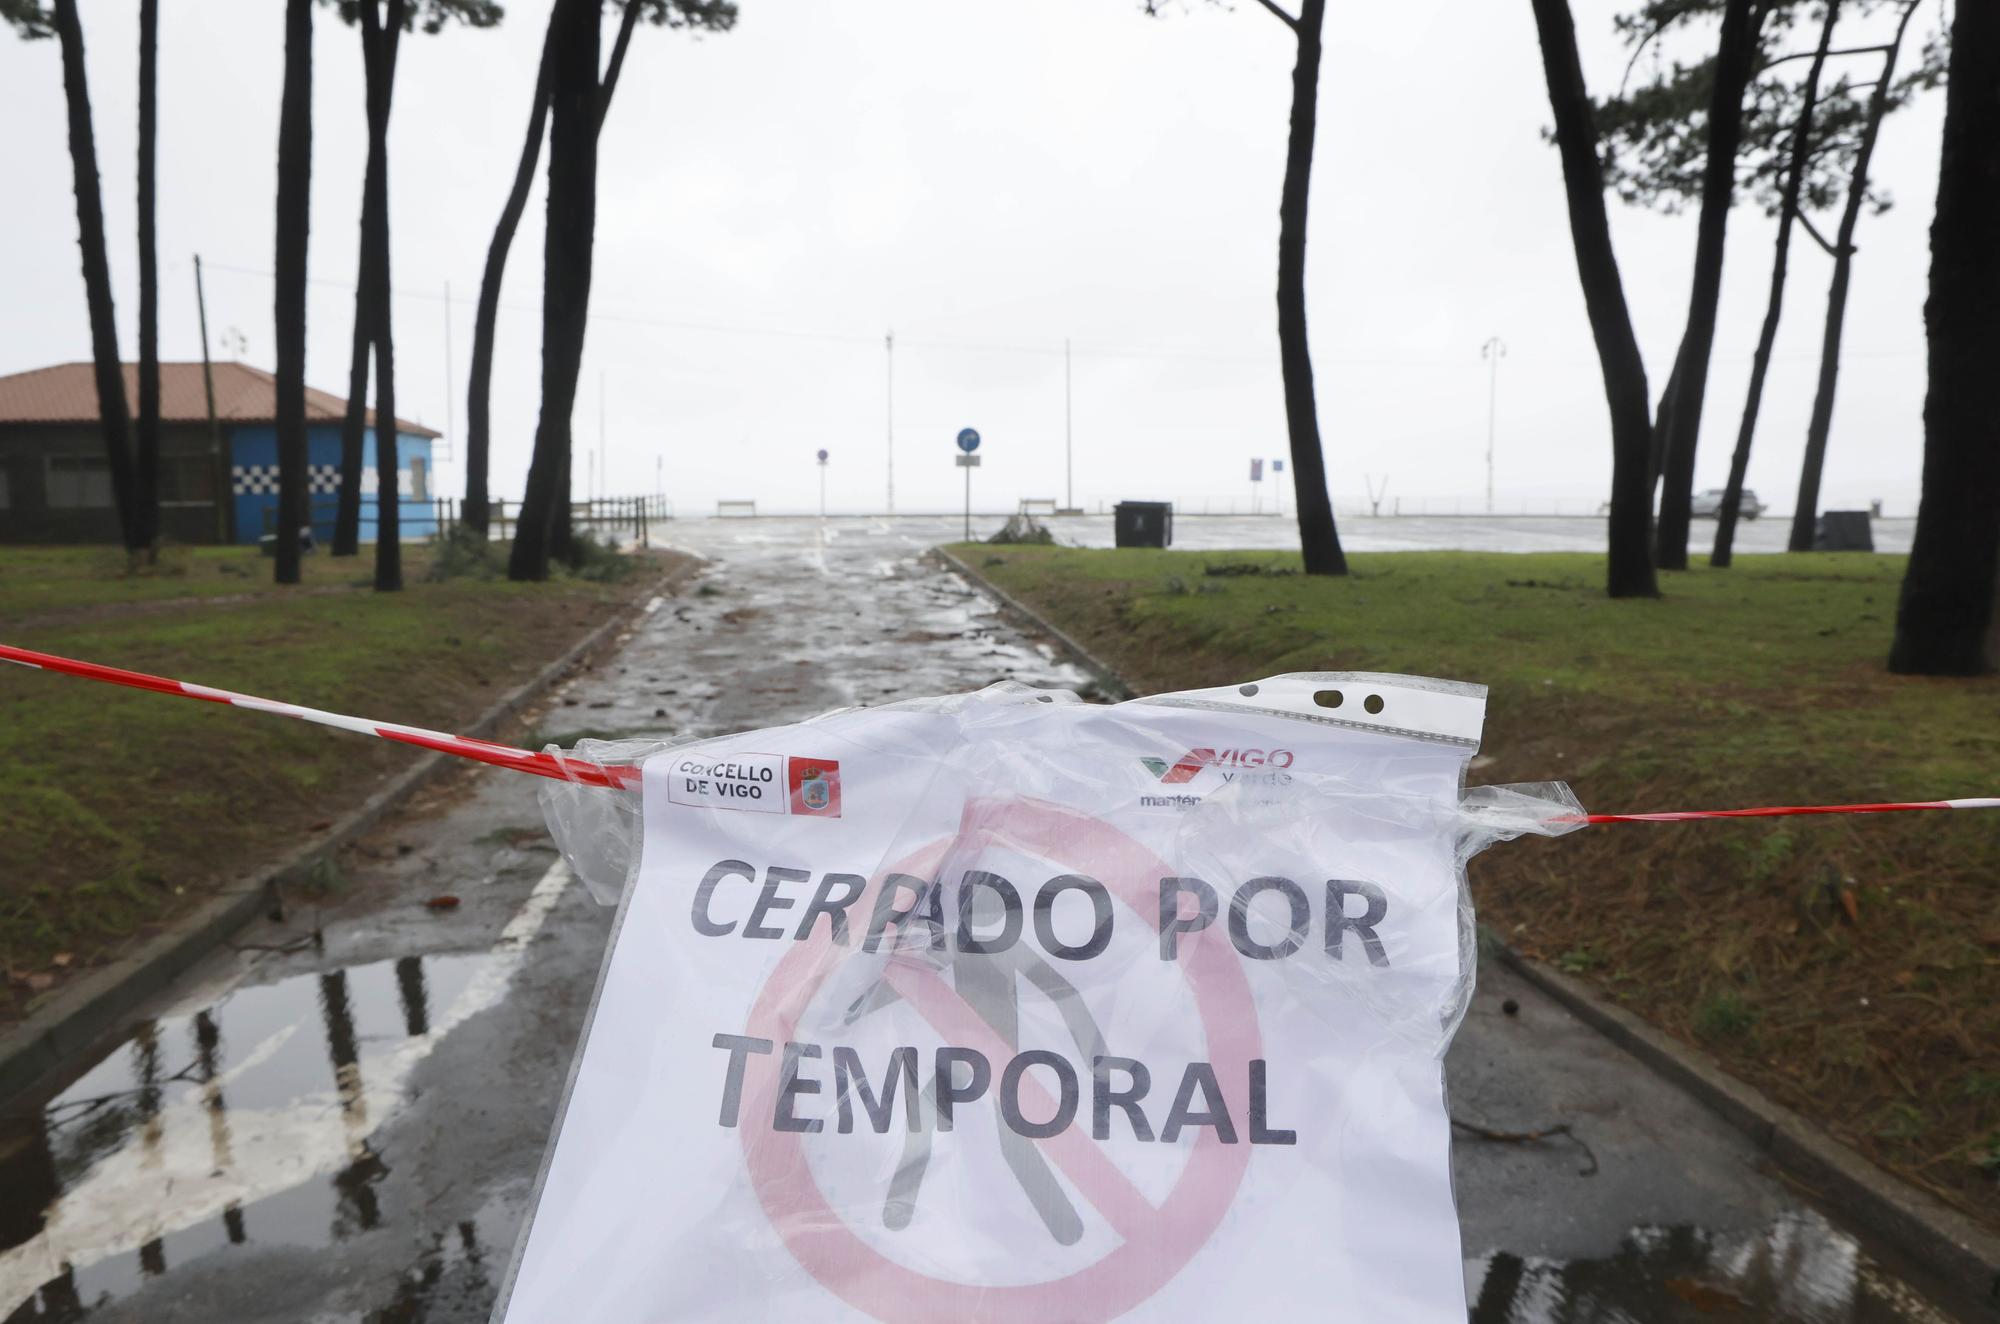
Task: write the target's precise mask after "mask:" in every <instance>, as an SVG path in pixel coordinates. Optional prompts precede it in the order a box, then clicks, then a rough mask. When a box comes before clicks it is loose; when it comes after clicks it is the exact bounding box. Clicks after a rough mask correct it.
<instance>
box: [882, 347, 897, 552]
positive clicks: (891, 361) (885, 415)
mask: <svg viewBox="0 0 2000 1324" xmlns="http://www.w3.org/2000/svg"><path fill="white" fill-rule="evenodd" d="M882 351H883V356H884V358H885V359H886V360H887V364H888V370H889V379H888V389H887V391H886V392H885V394H884V395H883V397H882V399H883V404H882V419H883V426H884V428H886V429H887V432H888V441H889V444H888V450H889V513H890V514H891V515H893V514H895V513H896V333H895V332H894V331H891V332H889V333H888V334H887V335H885V336H883V337H882Z"/></svg>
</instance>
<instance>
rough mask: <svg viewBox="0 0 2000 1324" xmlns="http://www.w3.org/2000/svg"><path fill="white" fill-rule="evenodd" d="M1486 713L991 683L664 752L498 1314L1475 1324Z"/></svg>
mask: <svg viewBox="0 0 2000 1324" xmlns="http://www.w3.org/2000/svg"><path fill="white" fill-rule="evenodd" d="M1484 706H1485V700H1484V692H1483V691H1481V690H1479V689H1477V688H1474V687H1470V686H1458V685H1450V684H1446V683H1442V682H1436V681H1424V680H1416V679H1412V678H1408V677H1390V676H1370V675H1349V674H1341V675H1295V676H1283V677H1276V678H1273V679H1271V680H1266V681H1260V682H1258V683H1257V684H1255V685H1246V686H1241V687H1229V688H1224V689H1218V690H1204V691H1194V692H1188V693H1183V694H1176V695H1168V696H1162V697H1158V698H1153V699H1146V700H1135V701H1133V702H1130V703H1125V704H1120V705H1117V706H1115V707H1096V706H1090V705H1085V704H1081V703H1078V702H1076V701H1075V700H1074V699H1073V697H1072V696H1068V695H1061V696H1053V695H1048V694H1042V693H1038V692H1036V691H1032V690H1027V689H1025V688H1023V687H1005V688H996V689H994V690H988V691H984V692H982V693H980V694H977V695H968V696H960V697H957V698H953V699H948V700H932V701H926V702H921V703H911V704H904V705H897V706H893V707H889V708H883V709H872V710H853V711H848V712H844V713H838V714H834V715H832V716H829V717H826V718H822V719H819V720H817V721H813V722H808V723H803V724H800V725H797V726H791V727H783V728H774V729H769V730H763V731H757V732H754V733H751V734H747V735H743V736H734V737H729V738H726V739H720V740H712V741H705V742H702V743H700V744H696V745H689V746H685V747H682V748H680V749H676V750H669V751H667V752H665V753H661V754H659V755H657V756H655V757H654V758H652V759H651V760H649V761H648V762H647V763H646V765H645V776H644V825H645V831H644V842H643V852H642V857H641V862H640V866H639V869H638V872H637V876H636V879H635V880H634V882H633V883H632V884H631V885H630V887H629V888H628V889H627V892H626V895H625V898H624V901H623V904H622V909H621V911H620V914H619V921H618V925H617V929H616V934H615V937H614V940H613V946H612V950H611V953H610V955H609V957H608V959H607V962H606V966H605V969H604V972H603V976H602V982H601V984H600V987H599V990H598V997H597V1000H596V1004H595V1007H594V1009H593V1013H592V1017H591V1022H590V1026H589V1029H588V1032H587V1035H586V1041H585V1045H584V1047H583V1049H582V1050H581V1053H580V1055H579V1058H578V1061H577V1063H576V1066H575V1068H574V1070H573V1074H572V1078H571V1082H570V1088H569V1091H568V1094H567V1098H566V1101H565V1104H564V1107H563V1111H562V1115H561V1119H560V1123H559V1126H558V1133H557V1136H556V1138H555V1140H554V1142H553V1146H552V1151H551V1154H550V1157H549V1160H548V1162H547V1164H546V1165H545V1169H544V1172H543V1175H542V1180H541V1182H540V1186H539V1189H538V1192H537V1195H536V1202H535V1208H534V1212H533V1214H532V1217H531V1220H530V1223H529V1227H528V1229H527V1231H526V1232H525V1233H524V1236H523V1239H522V1244H521V1247H520V1249H519V1250H518V1251H517V1255H516V1261H515V1264H514V1267H513V1270H512V1272H511V1273H510V1276H509V1283H508V1288H507V1290H506V1291H505V1292H504V1293H503V1295H502V1300H501V1303H500V1305H499V1307H498V1308H497V1310H496V1314H495V1318H496V1320H504V1321H512V1322H513V1324H530V1322H540V1321H558V1320H564V1321H566V1320H583V1319H587V1320H591V1321H594V1324H642V1322H643V1324H655V1322H656V1321H664V1320H674V1321H693V1320H716V1321H722V1320H727V1321H744V1320H760V1321H762V1320H768V1321H785V1322H786V1324H805V1322H811V1321H836V1320H837V1321H850V1320H855V1321H859V1320H880V1321H892V1322H894V1324H917V1322H918V1321H924V1322H929V1321H942V1320H950V1321H1023V1322H1026V1321H1034V1322H1035V1324H1042V1322H1043V1321H1058V1320H1060V1321H1075V1322H1077V1324H1094V1322H1095V1321H1104V1320H1113V1319H1120V1320H1148V1321H1187V1320H1202V1319H1257V1318H1260V1317H1268V1318H1310V1319H1317V1318H1340V1319H1355V1320H1447V1319H1455V1320H1463V1319H1464V1318H1465V1308H1466V1307H1465V1299H1464V1287H1463V1277H1462V1270H1461V1264H1460V1255H1459V1241H1458V1225H1457V1220H1456V1217H1455V1214H1454V1210H1453V1205H1452V1192H1451V1179H1450V1165H1449V1156H1450V1130H1449V1122H1448V1120H1447V1117H1446V1114H1445V1108H1444V1097H1443V1076H1442V1061H1441V1057H1442V1053H1443V1049H1444V1046H1445V1044H1446V1043H1447V1042H1448V1040H1449V1038H1450V1036H1451V1032H1452V1030H1453V1029H1454V1028H1455V1026H1456V1023H1457V1019H1458V1016H1459V1014H1460V1013H1461V1011H1462V1009H1463V1003H1464V999H1465V997H1466V996H1467V995H1468V993H1469V989H1470V980H1471V969H1470V961H1471V955H1472V949H1471V944H1470V916H1469V913H1468V912H1467V911H1466V909H1465V907H1464V901H1463V875H1462V865H1461V859H1462V857H1461V853H1460V852H1461V844H1462V843H1461V841H1460V840H1459V837H1458V832H1459V827H1460V819H1459V815H1458V813H1457V805H1458V793H1459V786H1460V775H1461V772H1462V770H1463V767H1464V763H1465V760H1466V759H1467V758H1468V757H1469V756H1470V755H1471V754H1472V752H1473V751H1474V749H1475V748H1476V744H1477V740H1478V734H1479V728H1480V724H1481V720H1482V717H1483V713H1484Z"/></svg>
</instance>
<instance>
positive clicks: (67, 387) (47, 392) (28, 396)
mask: <svg viewBox="0 0 2000 1324" xmlns="http://www.w3.org/2000/svg"><path fill="white" fill-rule="evenodd" d="M125 402H126V406H127V408H129V409H131V410H132V411H133V412H134V413H135V414H136V413H137V412H138V407H139V365H138V364H136V363H128V364H126V365H125ZM277 412H278V405H277V378H275V377H273V376H272V375H271V374H270V373H268V372H265V371H264V370H263V369H261V368H253V367H251V366H250V365H249V364H247V363H218V364H216V365H215V416H216V418H217V420H218V421H220V422H223V423H272V422H276V421H277ZM346 413H347V402H346V401H345V400H343V399H341V398H340V397H339V396H337V395H328V394H327V393H326V392H325V391H315V390H314V389H313V388H312V387H310V386H308V387H307V388H306V422H308V423H337V422H339V421H340V420H341V419H342V418H343V417H345V416H346ZM96 421H97V378H96V376H95V374H94V373H93V372H92V370H91V365H90V364H88V363H59V364H57V365H56V366H54V367H52V368H36V369H35V370H33V371H32V372H17V373H15V374H13V375H12V376H8V377H0V427H6V426H8V425H10V424H17V423H95V422H96ZM160 421H161V422H163V423H206V422H207V421H208V401H207V397H206V394H205V392H204V391H203V390H202V383H201V365H200V364H199V363H162V364H161V365H160ZM368 425H369V426H370V427H373V426H374V425H375V411H374V410H372V409H371V410H369V411H368ZM396 430H397V431H399V432H404V433H408V434H409V435H411V436H414V437H436V436H439V435H441V434H440V433H438V432H436V431H433V430H432V429H430V428H427V427H424V426H422V425H421V424H417V423H411V422H408V421H407V420H404V419H397V420H396Z"/></svg>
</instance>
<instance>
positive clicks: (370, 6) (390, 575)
mask: <svg viewBox="0 0 2000 1324" xmlns="http://www.w3.org/2000/svg"><path fill="white" fill-rule="evenodd" d="M406 9H407V6H406V3H405V0H388V8H387V10H386V12H385V14H384V15H383V17H382V18H381V19H380V26H379V27H378V26H376V24H377V18H376V13H375V3H374V0H364V2H363V4H362V6H361V31H362V36H363V39H364V40H371V41H372V43H373V49H374V58H375V69H374V72H375V78H374V80H373V82H374V84H375V85H374V86H372V87H371V88H370V89H369V91H370V97H369V103H370V105H369V109H370V114H369V120H368V155H369V157H370V158H371V159H372V160H375V161H379V162H380V163H381V174H380V177H379V179H378V181H377V185H376V190H375V194H374V198H373V202H374V207H373V208H372V210H369V211H368V212H367V214H366V215H365V216H364V217H363V220H362V223H363V224H364V225H366V226H367V227H368V230H369V233H370V235H371V237H372V242H373V246H374V249H375V270H374V273H373V274H374V290H373V292H372V297H371V300H370V302H371V304H372V308H371V310H370V311H371V312H372V313H373V314H374V323H375V326H374V349H375V588H376V591H377V592H384V593H393V592H396V591H397V590H399V589H401V588H402V587H403V541H402V539H403V529H402V504H401V502H402V493H401V491H400V490H399V485H398V482H397V478H398V475H399V473H400V466H399V464H398V458H399V452H400V451H401V449H402V447H401V443H400V440H399V438H398V435H397V431H396V350H395V337H394V334H393V324H394V321H395V318H394V309H393V307H392V304H391V300H390V289H391V285H390V267H391V260H390V250H389V111H390V106H391V103H392V101H393V99H394V94H395V87H396V52H397V48H398V46H399V45H400V44H401V41H402V36H403V23H404V20H405V15H406Z"/></svg>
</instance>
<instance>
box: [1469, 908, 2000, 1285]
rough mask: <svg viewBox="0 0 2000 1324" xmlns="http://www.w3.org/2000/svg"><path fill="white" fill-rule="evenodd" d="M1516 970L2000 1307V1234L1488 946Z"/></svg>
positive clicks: (1570, 987)
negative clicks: (1997, 1234)
mask: <svg viewBox="0 0 2000 1324" xmlns="http://www.w3.org/2000/svg"><path fill="white" fill-rule="evenodd" d="M1483 945H1485V946H1486V947H1487V948H1488V950H1490V951H1491V952H1492V953H1493V955H1495V956H1496V957H1498V958H1499V959H1500V960H1501V962H1502V963H1504V964H1505V965H1506V966H1507V967H1508V968H1509V969H1511V970H1513V971H1514V972H1515V973H1517V974H1519V975H1520V976H1521V977H1522V978H1523V979H1525V980H1527V981H1528V982H1529V983H1530V984H1533V985H1534V986H1535V987H1536V988H1538V989H1540V990H1541V991H1542V992H1543V993H1546V994H1547V995H1548V996H1549V997H1550V998H1552V999H1554V1000H1555V1001H1556V1002H1558V1003H1560V1004H1562V1006H1563V1007H1565V1008H1566V1009H1568V1011H1569V1012H1570V1013H1571V1014H1572V1015H1574V1016H1575V1017H1576V1018H1577V1019H1578V1020H1580V1021H1582V1022H1583V1023H1584V1024H1586V1025H1588V1026H1590V1027H1591V1028H1592V1029H1594V1030H1596V1031H1597V1032H1598V1033H1600V1034H1602V1035H1603V1036H1604V1037H1605V1038H1607V1039H1609V1040H1611V1041H1612V1042H1613V1043H1615V1044H1617V1045H1618V1046H1619V1047H1620V1048H1622V1049H1624V1050H1625V1051H1626V1052H1628V1053H1630V1054H1631V1055H1632V1056H1633V1057H1636V1058H1638V1059H1639V1061H1640V1062H1642V1063H1644V1064H1645V1065H1646V1066H1647V1067H1648V1068H1649V1069H1650V1070H1651V1071H1652V1072H1653V1073H1654V1074H1655V1075H1657V1076H1660V1077H1662V1078H1663V1079H1665V1080H1666V1081H1668V1082H1669V1083H1671V1084H1673V1085H1675V1086H1677V1087H1679V1088H1680V1089H1681V1090H1682V1091H1684V1092H1685V1093H1687V1094H1691V1095H1693V1096H1694V1097H1695V1098H1696V1099H1697V1100H1699V1101H1700V1102H1701V1103H1702V1104H1704V1105H1706V1106H1707V1107H1708V1108H1709V1109H1710V1110H1711V1111H1713V1112H1715V1113H1717V1114H1719V1115H1720V1116H1721V1117H1722V1118H1723V1119H1724V1120H1725V1121H1727V1122H1728V1123H1729V1124H1730V1125H1732V1126H1734V1127H1735V1128H1736V1129H1737V1130H1739V1131H1741V1132H1743V1134H1744V1135H1746V1136H1748V1137H1749V1138H1750V1140H1751V1142H1752V1143H1753V1144H1755V1145H1756V1146H1757V1147H1758V1148H1759V1149H1761V1150H1763V1151H1764V1152H1765V1153H1766V1154H1769V1155H1770V1156H1771V1161H1772V1162H1773V1163H1775V1164H1777V1166H1779V1167H1780V1168H1783V1169H1784V1170H1785V1171H1786V1172H1788V1173H1790V1174H1791V1175H1792V1176H1793V1177H1795V1178H1797V1179H1798V1181H1799V1182H1800V1183H1802V1184H1803V1185H1805V1186H1806V1187H1808V1188H1809V1189H1810V1190H1812V1191H1813V1192H1814V1194H1816V1195H1817V1196H1819V1198H1820V1199H1822V1200H1824V1201H1825V1202H1826V1203H1828V1204H1829V1205H1831V1206H1833V1207H1834V1208H1836V1209H1838V1210H1839V1211H1840V1213H1841V1216H1842V1217H1843V1218H1845V1219H1847V1220H1849V1221H1850V1222H1852V1223H1855V1224H1857V1225H1858V1226H1860V1227H1862V1228H1864V1229H1865V1230H1866V1231H1867V1232H1869V1233H1870V1234H1871V1235H1873V1236H1875V1237H1878V1238H1880V1239H1881V1240H1882V1241H1883V1242H1884V1243H1886V1244H1887V1245H1889V1246H1892V1247H1894V1248H1895V1250H1896V1251H1897V1252H1899V1253H1900V1254H1902V1255H1904V1256H1907V1257H1908V1258H1909V1259H1911V1260H1913V1261H1914V1262H1916V1263H1917V1264H1918V1265H1920V1266H1922V1268H1923V1269H1924V1270H1925V1271H1926V1272H1928V1273H1930V1274H1932V1275H1934V1276H1936V1277H1937V1278H1939V1279H1940V1280H1942V1281H1943V1282H1944V1283H1946V1284H1948V1285H1949V1286H1950V1287H1951V1288H1953V1289H1954V1290H1956V1291H1959V1292H1962V1293H1963V1294H1964V1295H1965V1296H1966V1297H1967V1298H1968V1299H1970V1300H1972V1301H1979V1302H1984V1303H1986V1304H1987V1305H1988V1306H1989V1307H1991V1306H1995V1305H2000V1236H1996V1235H1995V1234H1994V1233H1992V1232H1990V1231H1988V1230H1987V1229H1986V1228H1984V1227H1981V1226H1980V1225H1979V1224H1978V1223H1976V1222H1974V1221H1973V1220H1972V1219H1970V1218H1968V1217H1967V1216H1966V1215H1964V1214H1961V1213H1960V1212H1958V1211H1957V1210H1956V1209H1953V1208H1952V1207H1951V1206H1949V1205H1947V1204H1945V1203H1944V1202H1943V1201H1942V1200H1939V1199H1938V1198H1937V1197H1935V1196H1933V1195H1931V1194H1930V1193H1929V1192H1927V1191H1924V1190H1921V1189H1919V1188H1917V1187H1915V1186H1912V1185H1910V1184H1909V1183H1908V1182H1905V1181H1903V1180H1902V1179H1901V1178H1899V1177H1896V1176H1894V1175H1893V1174H1891V1173H1888V1172H1885V1171H1883V1170H1882V1169H1881V1168H1878V1167H1876V1166H1875V1165H1874V1164H1873V1163H1871V1162H1869V1161H1868V1160H1867V1159H1865V1158H1863V1157H1862V1156H1861V1155H1860V1154H1857V1153H1856V1152H1854V1151H1853V1150H1852V1149H1849V1148H1848V1147H1847V1146H1846V1145H1843V1144H1841V1143H1840V1141H1838V1140H1836V1139H1834V1138H1833V1137H1832V1136H1831V1135H1829V1134H1827V1132H1826V1131H1824V1130H1823V1129H1821V1128H1820V1127H1819V1126H1817V1125H1816V1124H1814V1123H1813V1122H1811V1121H1808V1120H1807V1119H1806V1118H1804V1117H1802V1116H1800V1115H1799V1114H1798V1113H1795V1112H1793V1111H1792V1110H1791V1109H1789V1108H1787V1107H1785V1106H1784V1105H1782V1104H1780V1103H1777V1102H1775V1101H1774V1100H1772V1099H1770V1098H1767V1097H1766V1096H1765V1095H1764V1093H1763V1092H1762V1091H1760V1090H1758V1089H1756V1088H1754V1087H1752V1086H1750V1085H1748V1084H1745V1083H1744V1082H1743V1081H1740V1080H1738V1079H1736V1078H1735V1077H1734V1076H1732V1075H1730V1074H1729V1073H1728V1072H1726V1071H1724V1070H1723V1069H1722V1066H1721V1065H1720V1064H1719V1063H1718V1062H1716V1060H1715V1059H1714V1058H1712V1057H1710V1056H1709V1055H1708V1054H1706V1053H1704V1052H1702V1051H1701V1050H1700V1049H1698V1048H1695V1047H1692V1046H1691V1045H1688V1044H1684V1043H1682V1042H1681V1041H1680V1040H1678V1039H1675V1038H1673V1037H1672V1036H1671V1035H1668V1034H1667V1033H1665V1032H1664V1031H1662V1030H1659V1029H1657V1028H1655V1027H1654V1026H1652V1025H1649V1024H1647V1023H1646V1022H1645V1021H1644V1020H1642V1019H1640V1018H1639V1017H1638V1016H1635V1015H1634V1014H1632V1013H1631V1012H1629V1011H1627V1010H1625V1009H1624V1008H1623V1007H1620V1006H1618V1005H1617V1004H1616V1003H1614V1002H1611V1001H1610V1000H1609V999H1607V998H1604V997H1602V996H1600V995H1599V994H1598V993H1597V992H1596V991H1595V990H1594V989H1591V988H1588V987H1586V986H1585V985H1583V984H1581V983H1578V982H1577V981H1576V980H1574V979H1571V978H1570V977H1569V976H1567V975H1565V974H1562V973H1561V972H1560V971H1557V970H1554V969H1551V968H1550V967H1548V966H1546V965H1543V964H1542V963H1541V962H1540V961H1536V960H1532V959H1530V958H1528V957H1525V956H1523V955H1521V954H1520V953H1519V952H1517V951H1515V950H1514V949H1513V948H1512V947H1509V946H1508V945H1507V944H1506V943H1504V942H1501V941H1498V940H1496V939H1492V938H1490V937H1489V938H1488V940H1487V942H1486V943H1485V944H1483Z"/></svg>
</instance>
